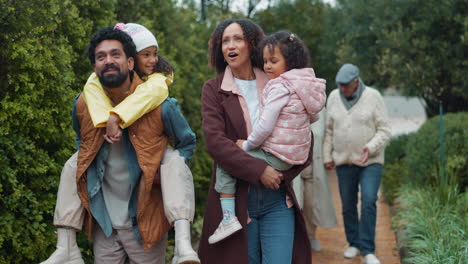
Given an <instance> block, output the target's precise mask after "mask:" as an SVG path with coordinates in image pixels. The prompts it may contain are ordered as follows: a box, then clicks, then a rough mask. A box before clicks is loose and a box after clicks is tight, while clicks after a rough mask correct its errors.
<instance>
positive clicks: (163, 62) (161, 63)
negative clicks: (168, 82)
mask: <svg viewBox="0 0 468 264" xmlns="http://www.w3.org/2000/svg"><path fill="white" fill-rule="evenodd" d="M137 59H138V57H137ZM135 71H136V73H137V74H138V76H140V77H142V78H143V76H145V74H144V73H143V72H141V71H140V69H138V67H135ZM153 72H154V73H156V72H159V73H162V74H164V75H166V76H170V75H172V74H173V73H174V67H173V66H172V65H171V63H170V62H169V60H168V59H167V58H166V57H163V56H161V55H159V54H158V63H156V65H155V66H154V70H153Z"/></svg>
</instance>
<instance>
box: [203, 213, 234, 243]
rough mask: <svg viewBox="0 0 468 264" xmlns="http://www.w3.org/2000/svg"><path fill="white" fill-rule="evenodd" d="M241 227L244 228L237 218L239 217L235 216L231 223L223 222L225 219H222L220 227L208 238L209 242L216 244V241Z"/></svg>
mask: <svg viewBox="0 0 468 264" xmlns="http://www.w3.org/2000/svg"><path fill="white" fill-rule="evenodd" d="M241 229H242V225H241V224H240V223H239V220H238V219H237V217H233V218H232V219H231V221H229V223H227V224H223V221H221V223H219V226H218V228H216V230H215V232H214V233H213V235H211V236H210V237H209V238H208V243H210V244H214V243H216V242H219V241H221V240H223V239H225V238H227V237H228V236H230V235H232V234H234V233H236V232H237V231H239V230H241Z"/></svg>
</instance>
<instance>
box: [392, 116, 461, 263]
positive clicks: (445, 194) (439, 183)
mask: <svg viewBox="0 0 468 264" xmlns="http://www.w3.org/2000/svg"><path fill="white" fill-rule="evenodd" d="M439 121H440V120H439V117H433V118H431V119H429V120H428V121H427V122H426V123H425V124H424V125H423V126H422V127H421V128H420V129H419V130H418V131H417V132H415V133H413V134H410V135H404V136H400V137H397V138H395V139H393V140H392V141H391V143H390V146H388V147H387V149H386V152H385V155H386V163H385V169H384V177H383V193H384V195H385V197H386V198H387V200H388V201H389V202H390V203H393V204H396V208H397V211H396V212H397V217H396V218H395V225H396V228H397V232H398V240H399V241H400V246H401V247H402V248H404V249H405V250H403V251H401V252H407V253H406V254H405V255H403V256H402V257H403V258H404V259H405V261H408V262H407V263H414V264H417V263H465V262H466V261H467V260H468V243H467V242H466V241H467V233H466V230H467V223H468V218H467V214H466V212H467V208H468V192H467V188H468V184H467V183H468V182H467V180H468V158H467V157H468V148H467V146H466V144H467V142H468V129H467V128H466V126H465V125H464V124H466V123H467V122H468V113H467V112H461V113H456V114H447V115H445V116H444V118H443V125H444V132H445V133H444V142H445V144H444V151H445V158H446V168H447V170H446V180H443V171H442V169H441V168H442V164H443V163H442V162H441V160H440V141H439V135H440V134H439V132H440V127H439V125H440V124H439ZM454 238H456V239H454Z"/></svg>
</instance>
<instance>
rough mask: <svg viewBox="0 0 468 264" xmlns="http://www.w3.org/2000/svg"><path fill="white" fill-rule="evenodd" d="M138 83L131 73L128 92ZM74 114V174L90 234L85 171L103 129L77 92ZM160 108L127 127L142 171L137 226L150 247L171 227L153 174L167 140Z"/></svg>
mask: <svg viewBox="0 0 468 264" xmlns="http://www.w3.org/2000/svg"><path fill="white" fill-rule="evenodd" d="M140 83H141V79H140V78H138V76H137V75H136V74H135V75H134V80H133V82H132V87H131V90H130V91H131V92H133V91H134V89H135V88H136V86H137V85H138V84H140ZM76 113H77V117H78V120H79V122H80V135H81V145H80V151H79V154H78V169H77V173H76V180H77V187H78V195H79V197H80V200H81V203H82V204H83V207H84V208H85V212H86V217H85V219H86V220H85V227H86V231H87V232H88V234H89V237H91V232H92V230H93V229H92V226H93V218H92V215H91V211H90V208H89V201H88V191H87V186H86V170H87V169H88V167H89V166H90V164H91V163H92V161H93V160H94V159H95V157H96V155H97V153H98V152H99V149H100V148H101V146H102V144H103V143H104V137H103V135H104V134H105V132H106V129H105V128H95V127H94V125H93V122H92V120H91V117H90V115H89V112H88V107H87V106H86V103H85V102H84V100H83V96H82V95H80V97H79V98H78V101H77V104H76ZM163 130H164V126H163V122H162V119H161V107H158V108H156V109H155V110H153V111H151V112H150V113H148V114H146V115H144V116H143V117H141V118H140V119H138V120H137V121H135V122H134V123H133V124H132V125H131V126H130V127H129V128H128V134H129V137H130V141H131V142H132V145H133V147H134V148H135V151H136V153H137V159H138V163H139V166H140V168H141V170H142V171H143V173H142V177H141V178H140V183H139V191H138V205H137V221H138V229H139V231H140V234H141V239H142V243H143V245H144V247H145V248H149V247H151V246H152V245H154V244H155V243H156V242H158V241H159V240H160V239H161V238H162V237H163V236H164V235H165V233H166V232H167V231H168V230H169V229H170V228H171V225H170V224H169V222H168V221H167V218H166V215H165V214H164V207H163V202H162V194H161V186H160V185H159V184H157V183H158V179H157V177H156V175H157V171H158V169H159V165H160V163H161V159H162V156H163V154H164V151H165V149H166V146H167V143H168V139H167V137H165V136H164V135H163Z"/></svg>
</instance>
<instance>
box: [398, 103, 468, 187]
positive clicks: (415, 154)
mask: <svg viewBox="0 0 468 264" xmlns="http://www.w3.org/2000/svg"><path fill="white" fill-rule="evenodd" d="M467 123H468V112H461V113H450V114H447V115H444V131H445V133H444V139H445V140H444V141H445V149H444V151H445V157H446V160H447V164H448V165H450V167H449V168H450V170H448V172H449V173H447V181H448V183H449V184H458V185H459V186H460V187H461V190H462V191H463V190H464V189H465V188H466V187H467V186H468V185H467V184H468V158H467V157H468V128H467V127H466V125H464V124H467ZM439 133H440V127H439V117H438V116H436V117H433V118H431V119H429V120H428V121H427V122H426V123H425V124H424V125H423V126H422V127H421V128H420V129H419V131H418V132H417V133H416V134H415V136H413V137H410V138H409V140H408V144H407V146H406V156H407V157H408V158H407V159H405V160H406V166H407V168H408V170H409V173H410V175H411V178H410V179H408V180H407V181H406V182H410V183H414V184H417V185H421V184H431V185H440V184H441V183H442V175H441V173H440V172H441V171H442V170H441V166H442V164H441V162H440V150H441V149H440V143H439Z"/></svg>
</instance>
